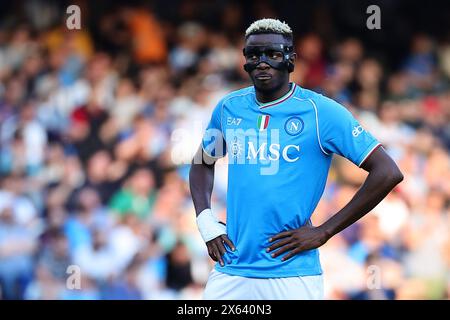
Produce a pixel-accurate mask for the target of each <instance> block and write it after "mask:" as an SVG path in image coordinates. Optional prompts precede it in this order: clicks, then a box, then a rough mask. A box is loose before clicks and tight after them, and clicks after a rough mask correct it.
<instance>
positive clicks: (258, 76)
mask: <svg viewBox="0 0 450 320" xmlns="http://www.w3.org/2000/svg"><path fill="white" fill-rule="evenodd" d="M255 79H257V80H259V81H267V80H270V79H272V75H271V74H269V73H257V74H256V75H255Z"/></svg>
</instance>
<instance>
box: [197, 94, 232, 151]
mask: <svg viewBox="0 0 450 320" xmlns="http://www.w3.org/2000/svg"><path fill="white" fill-rule="evenodd" d="M222 103H223V101H222V100H221V101H220V102H219V103H218V104H217V106H216V107H215V108H214V110H213V112H212V115H211V120H210V121H209V124H208V127H207V128H206V130H205V133H204V135H203V139H202V147H203V151H204V152H205V153H206V154H207V155H208V156H210V157H212V158H222V157H224V156H225V155H226V153H227V150H226V143H225V139H224V135H223V131H222V108H223V104H222Z"/></svg>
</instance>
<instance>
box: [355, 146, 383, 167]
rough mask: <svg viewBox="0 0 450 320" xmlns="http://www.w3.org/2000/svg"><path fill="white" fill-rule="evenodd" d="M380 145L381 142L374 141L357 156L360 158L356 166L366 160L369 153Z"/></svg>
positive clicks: (359, 165)
mask: <svg viewBox="0 0 450 320" xmlns="http://www.w3.org/2000/svg"><path fill="white" fill-rule="evenodd" d="M380 146H381V143H379V142H378V141H374V142H373V143H372V144H371V145H370V146H369V147H368V148H367V149H366V150H364V152H363V153H362V154H361V155H360V156H359V158H362V160H361V161H360V162H359V164H358V167H361V165H362V164H363V163H364V161H366V160H367V158H369V157H370V155H371V154H372V153H373V152H374V151H375V150H376V149H377V148H378V147H380Z"/></svg>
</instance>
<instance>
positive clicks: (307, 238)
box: [266, 225, 328, 261]
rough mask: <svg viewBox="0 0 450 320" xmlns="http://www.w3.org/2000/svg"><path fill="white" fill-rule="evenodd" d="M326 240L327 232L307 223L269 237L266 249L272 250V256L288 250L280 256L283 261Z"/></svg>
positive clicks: (316, 246)
mask: <svg viewBox="0 0 450 320" xmlns="http://www.w3.org/2000/svg"><path fill="white" fill-rule="evenodd" d="M327 241H328V237H327V234H326V232H325V231H323V229H322V228H320V227H313V226H309V225H307V226H303V227H300V228H298V229H294V230H289V231H284V232H280V233H278V234H277V235H275V236H273V237H271V238H270V239H269V243H270V246H269V247H268V248H267V249H266V251H267V252H273V253H272V254H271V256H272V257H273V258H276V257H278V256H280V255H281V254H284V253H286V252H288V253H287V254H286V255H284V256H283V258H281V260H282V261H285V260H288V259H290V258H292V257H293V256H295V255H296V254H298V253H300V252H302V251H306V250H311V249H316V248H318V247H320V246H322V245H323V244H325V243H326V242H327Z"/></svg>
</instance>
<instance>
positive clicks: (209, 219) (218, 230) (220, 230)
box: [197, 208, 227, 242]
mask: <svg viewBox="0 0 450 320" xmlns="http://www.w3.org/2000/svg"><path fill="white" fill-rule="evenodd" d="M197 227H198V230H199V231H200V234H201V235H202V238H203V241H205V242H208V241H210V240H212V239H214V238H217V237H218V236H220V235H222V234H226V233H227V228H226V226H225V225H223V224H222V223H220V222H219V220H218V219H217V218H216V217H215V216H214V215H213V213H212V211H211V209H209V208H208V209H205V210H203V211H202V212H200V214H199V215H198V216H197Z"/></svg>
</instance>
